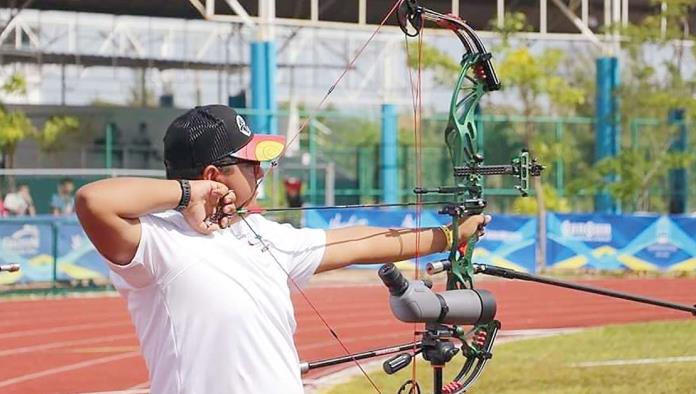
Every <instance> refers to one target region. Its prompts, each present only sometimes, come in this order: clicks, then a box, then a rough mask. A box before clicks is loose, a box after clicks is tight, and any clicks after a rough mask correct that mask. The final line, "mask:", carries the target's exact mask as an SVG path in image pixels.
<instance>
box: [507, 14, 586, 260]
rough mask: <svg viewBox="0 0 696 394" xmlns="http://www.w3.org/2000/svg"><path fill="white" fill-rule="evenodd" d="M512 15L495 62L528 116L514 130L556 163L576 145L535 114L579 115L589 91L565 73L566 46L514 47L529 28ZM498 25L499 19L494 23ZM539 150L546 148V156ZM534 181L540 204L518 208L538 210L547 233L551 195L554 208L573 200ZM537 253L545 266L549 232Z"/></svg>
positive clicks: (540, 230) (523, 204) (532, 150)
mask: <svg viewBox="0 0 696 394" xmlns="http://www.w3.org/2000/svg"><path fill="white" fill-rule="evenodd" d="M508 19H509V20H510V21H511V22H509V23H507V24H506V25H504V26H503V28H502V29H500V30H499V33H500V35H501V37H502V43H501V44H500V45H499V46H498V47H497V48H496V50H495V54H496V56H495V57H494V61H495V63H496V65H497V69H498V73H499V77H500V80H501V81H503V90H504V91H507V93H508V94H509V96H508V97H510V98H513V97H514V98H516V100H515V101H516V102H518V106H517V107H516V108H514V111H515V113H516V114H520V115H522V116H523V119H524V120H523V121H522V122H517V123H513V124H512V129H511V130H510V131H511V132H512V133H513V134H515V135H517V137H519V138H521V140H522V144H523V145H524V146H525V147H526V148H527V149H529V151H530V154H531V155H532V156H533V157H534V156H539V157H541V158H542V160H543V161H544V162H545V163H552V162H555V161H556V160H558V159H563V160H566V161H570V160H572V158H573V156H574V155H576V152H577V150H576V149H573V147H574V144H571V143H568V141H565V140H564V141H554V140H553V139H551V138H549V136H548V135H544V134H542V133H539V132H538V128H539V124H538V123H537V122H535V121H533V117H534V116H538V115H546V116H548V115H570V114H574V113H575V111H576V110H577V108H578V106H580V105H582V104H583V103H584V101H585V97H586V96H587V92H586V91H584V90H583V89H582V88H578V87H575V86H577V85H576V84H573V83H571V82H569V76H570V75H572V74H571V73H566V75H564V74H563V72H562V71H563V70H564V65H565V64H564V60H565V53H564V52H563V51H561V50H559V49H554V48H546V49H543V50H541V51H539V52H538V53H535V52H532V50H531V49H530V48H529V46H527V45H523V46H517V47H514V46H512V45H511V43H512V39H514V37H515V34H516V33H517V32H520V31H524V30H527V29H528V28H527V24H526V21H525V17H524V15H523V14H520V13H515V14H511V15H508V16H507V17H506V20H508ZM495 25H497V23H495V22H494V26H495ZM576 75H577V74H576ZM508 110H509V108H508ZM508 114H509V113H508ZM540 153H544V156H541V155H540ZM532 185H533V187H534V193H535V202H536V204H531V203H530V202H529V201H525V202H519V201H516V202H515V204H514V207H515V209H516V210H518V211H520V213H532V212H534V211H536V213H537V234H546V208H547V207H546V201H545V200H546V198H547V197H549V198H552V201H553V205H552V206H551V208H554V209H559V210H565V209H567V205H568V204H567V202H566V201H564V200H563V199H562V198H560V197H558V194H557V192H556V191H555V190H553V188H552V187H544V186H543V185H542V178H541V177H535V178H533V180H532ZM525 210H526V212H525ZM530 211H531V212H530ZM536 256H537V266H538V267H540V268H543V267H544V266H545V265H546V262H545V256H546V237H545V236H540V237H539V238H538V240H537V253H536Z"/></svg>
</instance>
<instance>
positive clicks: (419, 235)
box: [316, 215, 490, 273]
mask: <svg viewBox="0 0 696 394" xmlns="http://www.w3.org/2000/svg"><path fill="white" fill-rule="evenodd" d="M489 220H490V217H484V216H483V215H475V216H471V217H469V218H468V219H467V220H465V221H464V222H462V223H461V224H460V225H459V234H460V236H459V237H460V242H461V241H463V240H466V239H468V238H469V237H470V236H471V235H473V234H474V233H475V232H477V231H481V230H480V227H481V226H483V225H485V224H486V223H488V221H489ZM416 240H418V244H419V246H418V247H417V248H416ZM447 248H449V245H447V238H446V236H445V234H444V233H443V232H442V230H441V229H440V228H424V229H388V228H380V227H367V226H355V227H346V228H341V229H333V230H328V231H327V232H326V250H325V252H324V257H323V258H322V261H321V263H320V264H319V268H317V271H316V273H319V272H324V271H330V270H333V269H337V268H343V267H345V266H348V265H350V264H360V263H367V264H371V263H390V262H395V261H401V260H407V259H410V258H413V257H415V255H416V252H418V253H419V254H421V255H423V256H425V255H429V254H433V253H438V252H442V251H443V250H445V249H447Z"/></svg>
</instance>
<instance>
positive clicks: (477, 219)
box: [459, 215, 491, 244]
mask: <svg viewBox="0 0 696 394" xmlns="http://www.w3.org/2000/svg"><path fill="white" fill-rule="evenodd" d="M490 221H491V215H474V216H470V217H468V218H466V220H464V221H463V222H461V223H459V243H460V244H462V243H464V242H466V241H468V240H469V238H470V237H471V236H472V235H474V234H477V235H478V236H479V237H482V236H483V234H484V233H485V232H484V227H485V226H486V225H487V224H488V223H490Z"/></svg>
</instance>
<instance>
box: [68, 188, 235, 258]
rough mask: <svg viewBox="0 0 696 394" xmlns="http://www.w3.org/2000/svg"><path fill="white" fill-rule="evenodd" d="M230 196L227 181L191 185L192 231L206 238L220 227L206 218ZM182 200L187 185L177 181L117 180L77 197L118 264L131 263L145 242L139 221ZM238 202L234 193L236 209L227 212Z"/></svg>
mask: <svg viewBox="0 0 696 394" xmlns="http://www.w3.org/2000/svg"><path fill="white" fill-rule="evenodd" d="M227 193H228V189H227V187H226V186H225V185H223V184H222V183H218V182H214V181H206V180H201V181H191V202H190V203H189V205H188V208H186V209H185V210H184V212H183V213H184V217H186V220H187V222H188V223H189V224H190V225H191V227H193V228H194V229H195V230H196V231H199V232H201V233H203V234H209V233H211V232H213V231H215V230H217V229H219V228H220V225H218V224H212V225H210V224H206V222H205V219H206V218H207V217H208V216H210V215H211V214H212V212H213V210H214V209H215V208H216V206H217V203H218V200H219V199H220V198H221V197H222V196H224V195H225V194H227ZM180 199H181V187H180V185H179V183H178V182H177V181H173V180H161V179H148V178H111V179H104V180H100V181H97V182H94V183H90V184H89V185H85V186H83V187H82V188H80V190H78V191H77V194H76V195H75V212H76V213H77V217H78V218H79V219H80V223H81V224H82V228H83V229H84V230H85V232H86V233H87V236H88V237H89V239H90V240H91V241H92V243H93V244H94V246H95V247H96V248H97V250H98V251H99V253H101V254H102V255H103V256H104V257H106V258H107V259H108V260H109V261H111V262H113V263H115V264H119V265H126V264H128V263H130V261H131V260H132V259H133V256H135V252H136V250H137V249H138V244H139V243H140V233H141V227H140V220H139V219H138V218H139V217H141V216H144V215H147V214H149V213H152V212H159V211H164V210H167V209H172V208H175V207H176V206H177V205H178V204H179V201H180ZM230 200H231V201H230ZM233 202H234V200H233V195H231V196H230V197H225V204H226V205H227V204H230V205H232V207H231V208H227V207H226V206H225V209H226V210H228V211H229V210H232V209H234V206H233V204H232V203H233Z"/></svg>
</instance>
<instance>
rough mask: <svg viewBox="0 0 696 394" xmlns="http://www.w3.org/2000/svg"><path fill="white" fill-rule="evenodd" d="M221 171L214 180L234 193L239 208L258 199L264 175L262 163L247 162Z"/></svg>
mask: <svg viewBox="0 0 696 394" xmlns="http://www.w3.org/2000/svg"><path fill="white" fill-rule="evenodd" d="M219 169H220V173H219V175H218V176H217V178H216V179H214V180H216V181H218V182H220V183H224V184H225V186H227V187H229V188H230V190H232V191H234V193H235V195H236V196H237V206H238V207H240V208H241V207H244V206H246V205H247V204H248V203H249V202H251V201H253V200H254V199H255V198H256V193H257V191H258V185H259V182H260V180H261V179H263V175H264V174H263V169H262V168H261V163H260V162H258V161H246V160H245V161H240V162H239V163H238V164H233V165H228V166H224V167H221V168H219Z"/></svg>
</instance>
